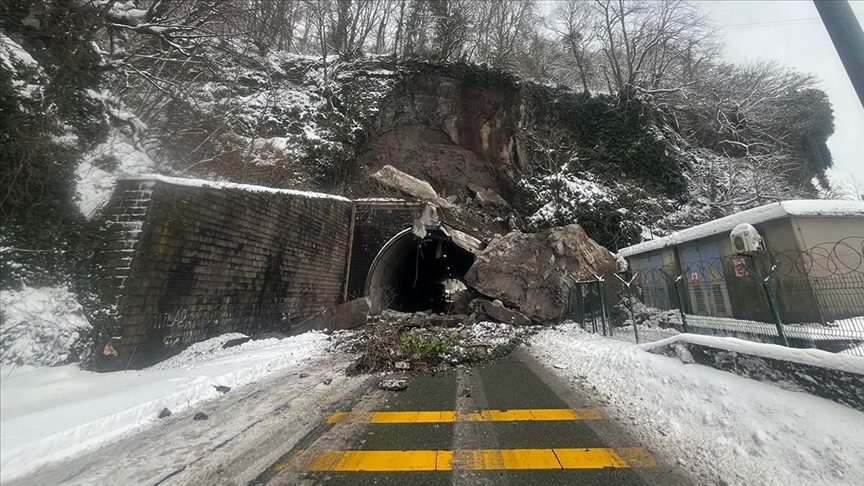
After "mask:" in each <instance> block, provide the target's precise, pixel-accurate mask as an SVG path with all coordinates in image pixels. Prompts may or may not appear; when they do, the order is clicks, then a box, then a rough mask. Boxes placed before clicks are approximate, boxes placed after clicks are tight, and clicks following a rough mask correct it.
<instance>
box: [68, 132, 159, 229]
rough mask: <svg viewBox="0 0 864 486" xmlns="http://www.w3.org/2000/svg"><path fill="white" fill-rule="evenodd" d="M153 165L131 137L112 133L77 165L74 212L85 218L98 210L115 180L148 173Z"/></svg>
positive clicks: (111, 190) (111, 189)
mask: <svg viewBox="0 0 864 486" xmlns="http://www.w3.org/2000/svg"><path fill="white" fill-rule="evenodd" d="M155 167H156V163H155V162H154V161H153V159H151V158H150V157H149V156H148V155H147V154H146V153H144V152H142V151H141V150H139V149H138V148H137V147H136V146H135V143H134V141H133V140H132V137H130V136H127V135H125V134H123V133H122V132H121V131H119V130H117V129H113V130H112V131H111V134H110V135H109V136H108V139H107V140H106V141H105V142H104V143H101V144H99V145H98V146H96V147H95V148H94V149H93V150H91V151H90V152H88V153H87V154H86V155H85V156H84V159H83V160H82V161H81V163H80V164H79V165H78V168H77V170H76V171H75V175H76V176H77V178H78V183H77V186H76V191H77V193H78V199H77V201H76V203H77V204H78V209H79V210H80V211H81V214H83V215H84V216H87V217H88V218H89V217H91V216H93V215H94V214H95V213H96V211H97V210H99V209H100V208H102V206H104V205H105V204H106V203H107V202H108V200H110V199H111V194H112V193H113V192H114V186H115V185H116V184H117V179H122V178H123V177H132V176H135V175H140V174H146V173H149V172H152V171H153V169H154V168H155Z"/></svg>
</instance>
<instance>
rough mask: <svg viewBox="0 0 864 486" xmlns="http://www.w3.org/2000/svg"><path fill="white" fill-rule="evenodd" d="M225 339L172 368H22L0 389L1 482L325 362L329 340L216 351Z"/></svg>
mask: <svg viewBox="0 0 864 486" xmlns="http://www.w3.org/2000/svg"><path fill="white" fill-rule="evenodd" d="M238 336H242V335H227V336H220V337H217V338H213V339H212V340H209V341H204V342H201V343H197V344H196V345H195V346H192V347H190V348H189V349H187V350H186V351H185V352H184V353H181V354H180V355H178V356H177V357H175V358H173V359H172V360H171V361H168V362H165V363H162V364H160V365H157V366H155V367H153V368H150V369H145V370H141V371H129V372H128V373H124V372H116V373H104V374H98V373H90V372H86V371H82V370H81V369H79V368H78V367H77V366H74V365H68V366H60V367H55V368H32V367H24V368H23V369H22V368H18V369H15V370H14V372H13V373H12V374H11V375H9V376H7V372H6V371H4V372H3V379H2V382H0V429H2V437H0V471H2V472H0V480H2V481H7V480H9V479H11V478H14V477H19V476H22V475H25V474H27V473H28V472H32V471H33V470H35V469H36V468H38V467H39V466H41V465H43V464H46V463H48V462H53V461H57V460H61V459H64V458H68V457H70V456H73V455H75V454H77V453H80V452H83V451H86V450H88V449H94V448H96V447H98V446H100V445H102V444H104V443H105V442H107V441H109V440H111V439H114V438H117V437H119V436H121V435H123V434H126V433H127V432H129V431H130V430H132V429H134V428H136V427H139V426H142V425H145V424H147V423H150V422H153V421H155V420H157V415H158V414H159V411H160V410H162V409H163V408H166V407H167V408H168V409H170V410H171V411H172V412H178V411H181V410H184V409H188V408H190V407H193V406H194V405H196V404H198V403H200V402H202V401H204V400H208V399H212V398H216V397H218V396H219V392H217V391H216V389H215V386H216V385H222V386H228V387H232V388H234V387H237V386H241V385H245V384H247V383H251V382H254V381H257V380H260V379H262V378H264V377H266V376H268V375H269V374H271V373H274V372H277V371H280V370H285V369H289V368H291V369H298V368H299V369H302V368H303V367H304V366H305V365H306V364H307V363H309V362H310V361H311V360H312V359H313V358H317V357H320V356H323V355H324V354H326V353H327V349H328V347H329V339H330V338H329V337H328V336H326V335H324V334H321V333H315V332H313V333H306V334H302V335H300V336H296V337H291V338H286V339H283V340H277V339H266V340H260V341H249V342H247V343H245V344H242V345H240V346H236V347H231V348H228V349H222V344H223V343H224V342H225V341H227V340H228V339H232V338H236V337H238Z"/></svg>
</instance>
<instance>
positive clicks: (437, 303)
mask: <svg viewBox="0 0 864 486" xmlns="http://www.w3.org/2000/svg"><path fill="white" fill-rule="evenodd" d="M376 263H377V265H373V268H372V269H371V273H370V277H369V283H368V284H367V287H371V288H373V289H384V293H385V294H386V300H387V302H385V303H384V304H385V305H386V306H387V307H389V308H390V309H394V310H398V311H401V312H418V311H427V310H430V309H431V310H432V311H433V312H446V311H447V310H448V300H447V295H446V293H445V285H444V282H445V281H447V280H457V281H462V279H463V278H464V276H465V273H466V272H467V271H468V269H469V268H471V265H472V264H473V263H474V255H473V254H472V253H471V252H469V251H467V250H464V249H462V248H460V247H459V246H458V245H456V244H455V243H453V242H452V241H451V240H450V238H448V237H447V236H446V235H445V234H444V233H443V232H442V231H440V230H431V231H430V232H429V234H427V235H426V237H425V238H423V239H422V240H421V239H420V238H418V237H417V236H415V235H414V234H413V233H410V232H408V233H405V234H403V235H402V236H401V237H400V238H398V240H396V241H394V242H392V244H391V245H390V246H389V247H385V248H383V249H382V254H381V255H379V258H378V259H377V262H376ZM369 290H370V289H369V288H367V293H368V292H369ZM388 304H389V305H388Z"/></svg>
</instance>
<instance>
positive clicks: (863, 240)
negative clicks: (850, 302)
mask: <svg viewBox="0 0 864 486" xmlns="http://www.w3.org/2000/svg"><path fill="white" fill-rule="evenodd" d="M778 263H779V266H777V264H778ZM745 265H746V266H747V267H749V268H750V269H752V270H753V271H755V272H756V273H757V274H759V275H761V276H763V277H765V276H767V275H768V274H769V273H770V272H771V271H772V270H773V269H774V268H775V267H776V269H777V272H776V276H777V277H780V278H787V279H789V278H800V279H825V278H831V277H840V276H848V277H850V278H854V279H856V280H857V279H859V278H860V279H864V237H860V236H851V237H847V238H843V239H841V240H839V241H833V242H823V243H820V244H818V245H815V246H813V247H812V248H809V249H807V250H787V251H765V252H750V253H742V254H736V255H727V256H721V257H718V258H709V259H705V260H699V261H682V262H680V263H669V264H665V265H663V266H660V267H650V268H640V269H639V270H638V271H636V272H635V273H636V274H637V275H638V280H639V282H640V283H642V284H646V283H647V284H652V283H654V284H659V283H665V282H666V280H667V277H666V276H664V275H663V272H665V273H666V275H668V276H669V277H671V278H673V279H674V278H677V277H678V276H681V275H683V276H684V278H686V279H688V280H689V281H690V282H691V283H692V284H694V285H699V284H701V283H703V282H704V283H710V282H716V281H723V280H726V279H729V278H731V277H735V276H739V277H743V276H749V274H748V272H747V271H746V269H745V268H744V266H745Z"/></svg>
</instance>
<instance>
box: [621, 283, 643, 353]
mask: <svg viewBox="0 0 864 486" xmlns="http://www.w3.org/2000/svg"><path fill="white" fill-rule="evenodd" d="M615 278H617V279H618V280H620V281H621V283H622V284H624V288H625V289H627V310H629V311H630V322H632V323H633V334H634V335H635V336H636V344H639V329H637V327H636V314H635V313H634V312H633V293H632V292H631V291H630V284H632V283H633V281H634V280H636V275H633V276H632V277H631V278H630V281H629V282H628V281H626V280H624V279H623V278H621V277H620V276H619V275H618V274H615Z"/></svg>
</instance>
